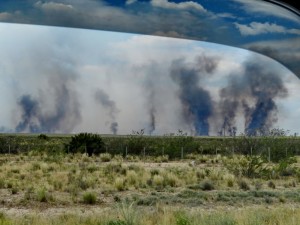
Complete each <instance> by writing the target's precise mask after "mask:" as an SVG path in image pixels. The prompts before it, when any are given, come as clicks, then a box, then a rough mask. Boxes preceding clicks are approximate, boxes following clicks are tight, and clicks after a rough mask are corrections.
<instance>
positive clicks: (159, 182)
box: [153, 175, 164, 187]
mask: <svg viewBox="0 0 300 225" xmlns="http://www.w3.org/2000/svg"><path fill="white" fill-rule="evenodd" d="M153 185H154V186H156V187H163V185H164V178H163V177H162V176H161V175H154V176H153Z"/></svg>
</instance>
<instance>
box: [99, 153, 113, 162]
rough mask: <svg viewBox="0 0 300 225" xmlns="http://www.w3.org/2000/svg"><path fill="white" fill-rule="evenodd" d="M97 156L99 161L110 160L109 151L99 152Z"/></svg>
mask: <svg viewBox="0 0 300 225" xmlns="http://www.w3.org/2000/svg"><path fill="white" fill-rule="evenodd" d="M99 158H100V160H101V162H110V161H111V158H112V157H111V154H109V153H101V154H100V155H99Z"/></svg>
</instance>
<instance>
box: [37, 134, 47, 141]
mask: <svg viewBox="0 0 300 225" xmlns="http://www.w3.org/2000/svg"><path fill="white" fill-rule="evenodd" d="M38 139H40V140H45V141H47V140H48V139H49V137H48V136H47V135H46V134H40V135H39V136H38Z"/></svg>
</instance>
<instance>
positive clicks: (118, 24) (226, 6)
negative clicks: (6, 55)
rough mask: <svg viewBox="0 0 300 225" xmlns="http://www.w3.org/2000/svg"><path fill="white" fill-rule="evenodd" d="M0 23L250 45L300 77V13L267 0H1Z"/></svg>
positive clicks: (240, 45) (252, 48)
mask: <svg viewBox="0 0 300 225" xmlns="http://www.w3.org/2000/svg"><path fill="white" fill-rule="evenodd" d="M0 22H10V23H25V24H40V25H52V26H62V27H75V28H87V29H95V30H107V31H120V32H127V33H136V34H148V35H158V36H167V37H177V38H185V39H193V40H202V41H207V42H212V43H220V44H225V45H230V46H235V47H240V48H245V49H249V50H252V51H256V52H259V53H262V54H264V55H267V56H269V57H271V58H274V59H275V60H277V61H279V62H280V63H282V64H283V65H285V66H286V67H287V68H289V69H290V70H291V71H293V72H294V73H295V74H296V75H297V76H298V77H300V65H299V63H298V62H299V60H300V54H299V52H300V18H299V14H298V15H297V14H295V13H293V12H291V11H289V10H287V9H286V8H283V7H279V6H278V5H274V4H271V3H270V2H266V1H262V0H193V1H185V0H114V1H108V0H25V1H24V0H1V3H0Z"/></svg>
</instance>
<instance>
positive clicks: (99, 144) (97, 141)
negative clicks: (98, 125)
mask: <svg viewBox="0 0 300 225" xmlns="http://www.w3.org/2000/svg"><path fill="white" fill-rule="evenodd" d="M103 146H104V143H103V140H102V138H101V137H100V135H98V134H91V133H80V134H77V135H75V136H73V137H72V139H71V141H70V143H69V145H67V151H68V152H69V153H77V152H80V153H87V154H88V155H89V156H92V155H93V154H95V155H98V154H100V153H103V152H104V151H103Z"/></svg>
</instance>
